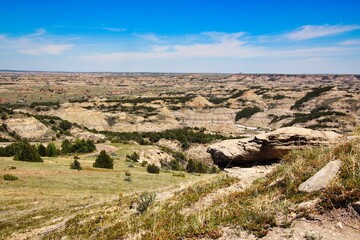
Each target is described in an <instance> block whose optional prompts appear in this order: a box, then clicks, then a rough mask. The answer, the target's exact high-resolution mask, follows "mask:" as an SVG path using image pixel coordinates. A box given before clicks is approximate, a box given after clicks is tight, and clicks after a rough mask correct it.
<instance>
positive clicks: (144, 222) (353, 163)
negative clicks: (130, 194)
mask: <svg viewBox="0 0 360 240" xmlns="http://www.w3.org/2000/svg"><path fill="white" fill-rule="evenodd" d="M357 134H358V136H359V135H360V134H359V133H357ZM333 159H340V160H342V161H343V163H344V164H343V166H342V167H341V172H340V174H339V178H338V179H336V180H334V181H333V183H332V184H331V185H330V186H328V187H327V188H326V189H324V190H321V191H317V192H314V193H311V194H310V193H301V192H299V191H298V190H297V188H298V186H299V184H300V183H302V182H303V181H305V180H306V179H308V178H309V177H310V176H312V175H313V174H314V173H316V172H317V171H318V170H320V169H321V168H322V167H323V166H325V165H326V163H327V162H329V161H331V160H333ZM233 183H234V180H233V179H231V178H226V177H223V176H221V175H220V176H219V177H217V178H213V180H211V181H210V182H209V181H207V182H203V183H198V184H195V185H193V186H191V187H189V188H187V189H185V190H183V191H181V192H179V193H178V194H176V195H175V196H174V197H172V198H170V199H168V200H166V201H163V202H157V203H155V204H153V205H152V206H150V208H149V209H148V210H147V211H146V212H145V213H143V214H137V213H136V212H131V211H130V210H128V209H129V204H130V202H132V201H134V200H131V199H124V201H122V203H121V204H120V205H118V206H115V205H108V206H106V207H103V208H102V209H96V210H94V212H93V213H87V214H83V215H78V216H77V217H76V218H75V219H73V220H72V221H70V222H68V224H67V225H66V229H64V230H62V231H60V232H58V233H53V235H50V236H48V237H49V238H50V239H51V238H56V237H60V236H64V235H69V236H71V237H73V238H74V239H76V238H90V237H95V238H101V239H115V238H123V237H126V236H127V237H134V236H137V237H140V236H141V238H142V239H184V238H202V237H207V238H218V237H219V236H221V235H222V228H223V227H230V228H239V227H240V228H241V229H244V230H247V231H249V232H251V233H253V234H255V235H256V236H258V237H261V236H264V235H266V233H267V232H268V230H269V229H270V228H272V227H275V226H280V227H289V226H291V221H292V220H293V219H296V218H299V217H308V216H310V215H309V214H311V213H310V212H308V210H304V209H300V208H298V207H297V204H298V203H300V202H304V201H309V200H312V199H315V198H319V199H320V202H319V204H318V205H317V208H316V209H315V210H314V211H316V212H320V213H324V212H327V211H330V210H331V209H333V208H346V207H347V206H348V204H349V203H351V202H353V201H356V200H358V199H360V187H359V186H360V138H354V139H352V140H345V139H343V141H341V142H340V143H339V144H338V145H337V146H334V147H332V148H309V149H307V150H303V151H294V152H293V153H291V154H289V155H288V156H287V157H286V158H285V159H284V160H283V162H282V165H280V166H279V167H278V168H277V169H275V170H274V171H273V172H272V173H270V174H269V175H268V176H266V177H265V178H261V179H258V181H256V182H255V183H254V184H253V185H252V186H251V187H250V188H248V189H247V190H245V191H238V192H233V193H231V194H230V195H228V196H226V197H224V198H221V199H219V200H217V201H215V202H213V203H212V204H211V206H209V207H207V208H206V209H203V210H202V211H194V212H193V213H190V214H184V213H183V212H182V210H183V209H184V208H188V207H189V206H190V207H191V206H193V204H194V203H196V202H197V201H199V200H200V199H203V198H206V196H207V195H208V194H210V193H211V192H214V191H216V190H217V189H221V188H224V187H226V186H229V185H230V184H233ZM104 209H105V210H104ZM99 217H101V218H100V219H99ZM94 219H95V220H94Z"/></svg>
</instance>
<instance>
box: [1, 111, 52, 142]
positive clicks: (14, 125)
mask: <svg viewBox="0 0 360 240" xmlns="http://www.w3.org/2000/svg"><path fill="white" fill-rule="evenodd" d="M5 124H6V126H7V129H8V131H9V132H15V133H16V134H18V135H19V136H20V137H21V138H25V139H28V140H31V141H38V140H48V139H51V135H52V132H51V130H50V129H49V128H48V127H47V126H45V125H44V124H43V123H41V122H40V121H38V120H37V119H36V118H34V117H22V118H9V119H8V120H6V121H5Z"/></svg>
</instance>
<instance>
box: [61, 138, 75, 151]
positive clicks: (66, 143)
mask: <svg viewBox="0 0 360 240" xmlns="http://www.w3.org/2000/svg"><path fill="white" fill-rule="evenodd" d="M71 151H72V145H71V143H70V141H69V140H67V139H65V140H64V141H63V142H62V143H61V153H62V154H68V153H71Z"/></svg>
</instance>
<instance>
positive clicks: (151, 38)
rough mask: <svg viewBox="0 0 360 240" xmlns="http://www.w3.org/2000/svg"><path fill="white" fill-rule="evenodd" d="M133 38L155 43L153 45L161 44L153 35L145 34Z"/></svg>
mask: <svg viewBox="0 0 360 240" xmlns="http://www.w3.org/2000/svg"><path fill="white" fill-rule="evenodd" d="M134 36H135V37H138V38H141V39H144V40H147V41H150V42H155V43H162V42H163V41H162V40H161V39H160V38H159V37H158V36H156V35H155V34H153V33H145V34H134Z"/></svg>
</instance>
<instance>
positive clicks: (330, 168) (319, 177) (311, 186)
mask: <svg viewBox="0 0 360 240" xmlns="http://www.w3.org/2000/svg"><path fill="white" fill-rule="evenodd" d="M341 164H342V162H341V161H340V160H334V161H331V162H329V163H328V164H326V166H325V167H323V168H322V169H321V170H320V171H318V172H317V173H315V175H314V176H312V177H311V178H309V179H308V180H306V181H305V182H303V183H302V184H300V186H299V191H302V192H314V191H318V190H320V189H323V188H325V187H326V186H328V185H329V184H330V182H331V181H332V180H333V179H334V178H335V177H336V175H337V173H338V172H339V171H340V167H341Z"/></svg>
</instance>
